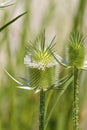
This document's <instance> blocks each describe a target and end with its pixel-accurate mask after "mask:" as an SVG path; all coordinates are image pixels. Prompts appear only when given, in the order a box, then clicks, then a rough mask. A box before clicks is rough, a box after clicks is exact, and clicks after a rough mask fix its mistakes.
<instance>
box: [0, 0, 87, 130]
mask: <svg viewBox="0 0 87 130" xmlns="http://www.w3.org/2000/svg"><path fill="white" fill-rule="evenodd" d="M42 2H43V4H42ZM86 2H87V1H86V0H80V1H78V2H77V3H74V1H73V0H71V2H70V1H69V2H66V1H65V0H61V1H60V2H59V1H57V0H55V1H54V0H49V1H47V2H46V0H44V1H40V0H37V4H35V1H34V0H21V1H17V2H16V4H15V5H14V6H11V7H8V8H5V9H3V10H0V14H1V16H0V25H3V24H4V23H6V21H8V20H9V19H11V18H12V17H14V15H15V16H16V15H17V14H20V12H23V11H28V13H27V15H25V16H24V17H23V18H21V19H19V20H18V21H16V22H15V23H14V24H12V25H11V26H10V27H8V28H6V29H5V30H4V31H3V32H1V33H0V65H1V66H4V67H6V69H7V70H8V71H9V72H10V73H11V74H12V75H14V77H17V78H19V76H26V75H27V74H26V71H27V70H26V69H25V66H24V64H23V58H24V56H25V54H26V49H25V46H26V44H27V42H28V41H30V40H35V39H36V37H37V36H38V35H39V34H40V32H41V30H42V29H43V28H44V27H46V35H47V36H48V37H47V38H48V39H52V38H53V37H54V35H55V34H59V35H57V36H56V37H58V38H59V39H58V38H57V49H56V50H59V51H60V52H62V50H61V49H63V45H64V43H63V42H64V40H65V37H68V36H69V34H70V32H72V31H74V30H75V29H77V30H78V28H79V30H80V31H82V32H83V33H84V32H85V33H87V31H84V30H83V29H84V28H85V27H86V25H85V24H84V23H86V22H84V20H85V18H84V16H85V17H86V15H85V13H86V11H87V5H86ZM40 4H41V8H40V9H38V8H39V6H40ZM76 4H77V5H76ZM38 5H39V6H38ZM42 5H43V6H44V8H43V6H42ZM72 5H73V8H70V7H72ZM74 6H76V9H74ZM59 8H61V10H59ZM38 10H39V11H41V14H39V12H38ZM69 10H70V11H69ZM58 11H59V12H58ZM33 15H34V16H33ZM40 15H42V17H41V16H40ZM35 16H36V17H35ZM33 17H35V18H36V21H38V22H39V25H38V24H37V22H36V21H32V20H33ZM35 18H34V20H35ZM61 20H62V22H61ZM65 21H67V22H65ZM32 22H33V25H32ZM37 26H38V29H37ZM65 26H67V28H65ZM51 37H52V38H51ZM60 38H61V39H60ZM48 39H47V43H48V42H49V40H48ZM64 73H65V72H64V70H63V69H62V68H61V73H59V75H63V74H64ZM86 76H87V74H86V72H83V73H82V77H81V80H80V82H81V85H80V87H81V88H80V90H81V92H80V93H81V94H80V95H81V96H80V97H81V102H80V106H81V113H80V122H81V127H82V129H84V130H86V128H87V124H86V123H85V122H86V121H87V118H86V117H87V112H86V114H84V111H87V101H86V98H87V87H86V86H87V80H86ZM16 86H17V84H16V83H14V82H13V81H12V80H11V79H10V78H9V77H8V76H7V75H6V74H5V73H3V71H2V70H1V69H0V130H38V108H39V102H38V99H39V95H38V94H36V95H35V94H33V92H30V91H26V90H19V89H17V88H16ZM59 93H60V92H58V91H56V92H52V96H51V98H50V102H49V105H48V111H50V110H51V108H52V106H53V105H54V103H55V100H56V98H57V96H58V95H59ZM49 95H50V92H49V93H47V98H48V96H49ZM47 130H72V87H71V86H70V87H69V88H68V90H67V91H66V92H65V93H64V95H63V96H62V97H61V99H60V101H59V103H58V104H57V106H56V108H55V111H54V112H53V115H52V117H51V119H50V122H49V124H48V127H47Z"/></svg>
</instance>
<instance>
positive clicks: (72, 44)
mask: <svg viewBox="0 0 87 130" xmlns="http://www.w3.org/2000/svg"><path fill="white" fill-rule="evenodd" d="M67 57H68V62H69V65H70V66H74V67H76V68H80V67H82V66H83V64H84V61H85V40H84V37H83V35H81V34H79V33H73V34H72V35H71V37H70V39H69V41H68V50H67Z"/></svg>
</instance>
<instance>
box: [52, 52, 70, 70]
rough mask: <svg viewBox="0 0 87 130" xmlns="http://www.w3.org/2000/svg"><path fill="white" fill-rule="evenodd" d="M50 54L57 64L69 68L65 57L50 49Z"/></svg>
mask: <svg viewBox="0 0 87 130" xmlns="http://www.w3.org/2000/svg"><path fill="white" fill-rule="evenodd" d="M51 54H52V55H53V57H54V58H55V60H56V61H57V62H58V63H59V64H61V65H62V66H64V67H66V68H71V66H69V65H68V62H67V61H66V60H65V59H63V58H62V57H61V56H59V55H58V54H55V53H53V52H52V51H51Z"/></svg>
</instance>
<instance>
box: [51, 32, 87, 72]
mask: <svg viewBox="0 0 87 130" xmlns="http://www.w3.org/2000/svg"><path fill="white" fill-rule="evenodd" d="M85 48H86V46H85V38H84V36H83V35H82V34H79V33H73V34H72V35H71V36H70V38H69V40H68V43H67V45H66V57H65V58H62V57H61V56H59V55H58V54H53V53H52V54H53V56H54V58H55V59H56V60H57V62H59V63H60V64H61V65H63V66H64V67H66V68H72V67H76V68H77V69H83V70H87V61H86V49H85Z"/></svg>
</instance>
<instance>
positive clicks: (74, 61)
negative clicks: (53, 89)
mask: <svg viewBox="0 0 87 130" xmlns="http://www.w3.org/2000/svg"><path fill="white" fill-rule="evenodd" d="M85 43H86V38H85V37H84V36H83V34H80V33H78V32H74V33H72V34H71V35H70V38H69V40H68V42H67V45H66V57H65V58H62V57H61V56H60V55H58V54H55V53H52V55H53V56H54V58H55V59H56V61H57V62H58V63H59V64H60V65H62V66H63V67H65V68H66V69H69V70H70V71H71V73H72V75H73V90H74V92H73V129H74V130H80V126H79V109H80V108H79V98H80V94H79V75H80V71H81V70H87V60H86V44H85Z"/></svg>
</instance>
